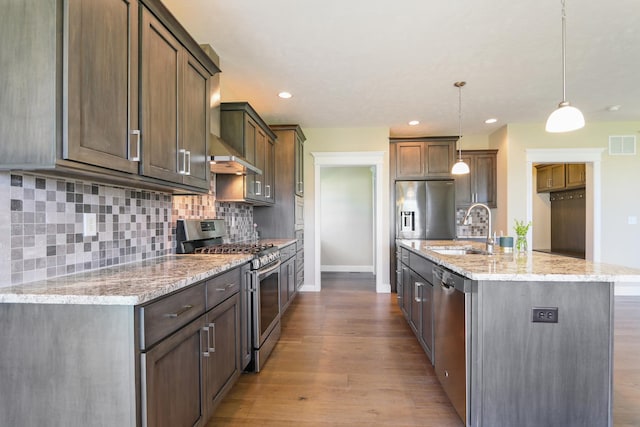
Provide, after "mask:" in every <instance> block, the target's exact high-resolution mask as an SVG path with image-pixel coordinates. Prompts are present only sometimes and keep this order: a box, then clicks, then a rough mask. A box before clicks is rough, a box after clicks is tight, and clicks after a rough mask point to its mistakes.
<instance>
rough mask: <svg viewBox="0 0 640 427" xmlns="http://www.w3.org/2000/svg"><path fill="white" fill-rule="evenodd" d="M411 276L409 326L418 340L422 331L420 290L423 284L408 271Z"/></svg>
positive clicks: (416, 276) (411, 271) (414, 274)
mask: <svg viewBox="0 0 640 427" xmlns="http://www.w3.org/2000/svg"><path fill="white" fill-rule="evenodd" d="M409 272H410V274H411V317H410V322H409V323H410V324H411V327H412V329H413V331H414V332H415V334H416V337H417V338H418V339H420V335H421V333H422V332H421V331H422V299H421V298H422V289H423V288H424V285H425V282H424V280H422V278H421V277H420V276H418V275H417V274H416V273H414V272H413V270H409Z"/></svg>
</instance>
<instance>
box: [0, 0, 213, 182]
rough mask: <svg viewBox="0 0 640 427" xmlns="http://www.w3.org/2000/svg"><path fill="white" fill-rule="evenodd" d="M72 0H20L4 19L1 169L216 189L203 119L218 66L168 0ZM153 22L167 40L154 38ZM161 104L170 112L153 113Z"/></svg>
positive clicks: (0, 23) (0, 88) (0, 57)
mask: <svg viewBox="0 0 640 427" xmlns="http://www.w3.org/2000/svg"><path fill="white" fill-rule="evenodd" d="M64 3H65V7H62V2H60V1H59V0H42V1H29V0H16V1H12V2H10V4H8V5H6V7H5V8H4V9H3V13H2V15H1V16H0V28H2V30H1V31H0V32H1V33H2V37H3V40H5V43H8V45H11V46H12V49H10V50H6V49H5V50H3V51H2V52H0V60H1V61H2V63H3V64H6V65H7V67H6V68H5V69H4V70H3V72H2V73H0V92H1V96H0V115H2V116H3V117H4V119H3V122H4V123H6V126H5V125H4V123H3V126H2V128H0V139H1V140H2V141H3V144H2V145H1V146H0V158H1V159H2V160H0V168H3V169H22V170H47V171H49V172H55V173H61V174H66V175H74V176H75V175H80V176H86V177H90V178H91V179H97V180H100V181H103V182H111V183H117V184H126V185H132V184H134V183H135V185H137V186H139V187H150V188H157V189H161V190H169V191H185V190H186V191H187V192H192V191H203V190H205V189H207V188H208V180H209V174H208V173H205V170H206V167H207V166H208V165H207V163H206V156H205V155H206V144H207V140H206V138H208V131H206V130H205V129H204V128H203V126H202V124H204V123H208V122H209V112H208V105H209V104H208V93H207V91H208V90H209V89H208V84H207V80H208V79H209V77H210V76H212V75H214V74H216V73H218V72H219V71H220V70H219V69H218V67H217V66H216V65H215V64H214V63H213V61H212V60H211V58H209V57H208V56H207V55H206V53H205V52H204V51H203V50H202V49H201V48H200V46H199V45H198V44H197V43H196V42H195V41H194V40H193V39H192V38H191V37H190V36H189V34H188V33H187V32H186V31H185V30H184V28H183V27H182V26H181V25H180V23H179V22H178V21H176V20H175V18H174V17H173V15H171V13H169V12H168V10H167V9H166V8H165V7H164V6H163V5H162V3H161V2H160V1H159V0H143V1H124V0H92V1H89V0H68V1H66V2H64ZM25 10H28V13H24V11H25ZM151 21H153V22H155V24H154V29H156V30H157V31H158V33H157V34H161V33H162V34H163V36H162V38H163V40H162V42H160V41H159V40H157V39H156V40H155V42H151V41H149V40H148V36H149V33H148V29H145V28H144V27H145V24H148V23H149V22H151ZM163 43H164V45H163ZM147 49H151V50H152V52H149V51H147ZM167 49H169V50H173V51H174V52H173V54H171V53H170V52H169V51H167ZM157 54H159V56H157ZM171 55H174V56H173V57H172V56H171ZM140 60H142V62H140ZM172 61H173V62H172ZM150 67H151V68H150ZM155 67H158V68H155ZM169 68H171V69H169ZM195 69H198V71H197V72H195V74H198V76H197V78H195V79H194V76H195V74H194V71H193V70H195ZM150 76H153V78H154V80H148V79H149V77H150ZM141 78H142V80H140V79H141ZM159 88H161V89H162V90H161V93H157V92H158V89H159ZM150 90H151V91H152V92H153V93H152V92H150ZM196 91H197V92H198V93H197V94H194V92H196ZM205 100H206V102H205ZM156 102H159V104H156ZM150 105H153V107H154V113H153V114H156V113H160V116H161V118H162V119H161V118H160V117H155V118H154V119H153V120H151V119H150V117H148V114H149V112H148V109H147V107H148V106H150ZM169 116H171V118H168V117H169ZM165 118H167V122H166V123H165V122H163V120H164V119H165ZM182 125H184V126H185V129H187V128H189V129H187V130H185V131H175V130H176V128H177V129H180V126H182ZM194 129H196V130H194ZM181 132H182V133H181ZM196 132H197V133H198V135H197V136H194V133H196ZM157 137H159V138H157ZM203 138H204V140H203ZM187 141H188V142H187ZM161 152H162V154H160V153H161ZM174 154H175V156H174ZM189 160H190V162H189ZM182 166H185V168H183V169H180V168H181V167H182ZM155 167H157V168H158V169H157V170H155V171H154V170H153V169H154V168H155ZM189 167H190V169H189ZM160 170H162V173H160V172H159V171H160ZM171 170H173V171H174V172H176V171H177V173H176V174H170V173H165V172H167V171H171ZM183 170H184V171H183ZM181 171H183V172H181Z"/></svg>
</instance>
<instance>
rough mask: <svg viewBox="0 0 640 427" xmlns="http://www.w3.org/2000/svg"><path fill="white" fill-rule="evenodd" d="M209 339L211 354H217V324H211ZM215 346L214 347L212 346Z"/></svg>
mask: <svg viewBox="0 0 640 427" xmlns="http://www.w3.org/2000/svg"><path fill="white" fill-rule="evenodd" d="M208 335H209V337H210V338H208V341H209V353H215V352H216V324H215V323H209V333H208ZM212 344H213V346H212Z"/></svg>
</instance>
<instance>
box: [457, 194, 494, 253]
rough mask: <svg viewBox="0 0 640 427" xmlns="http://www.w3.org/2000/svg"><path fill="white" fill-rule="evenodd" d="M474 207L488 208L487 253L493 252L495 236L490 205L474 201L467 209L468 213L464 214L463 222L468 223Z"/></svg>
mask: <svg viewBox="0 0 640 427" xmlns="http://www.w3.org/2000/svg"><path fill="white" fill-rule="evenodd" d="M473 208H485V209H486V210H487V214H488V215H489V227H488V228H487V246H486V250H487V253H489V254H492V253H493V245H494V243H495V242H494V241H493V237H491V209H489V206H487V205H485V204H484V203H474V204H472V205H471V206H469V209H467V213H466V214H464V218H463V219H462V224H463V225H464V224H466V223H467V219H469V214H471V210H472V209H473Z"/></svg>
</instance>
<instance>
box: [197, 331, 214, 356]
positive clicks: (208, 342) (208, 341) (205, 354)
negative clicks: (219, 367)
mask: <svg viewBox="0 0 640 427" xmlns="http://www.w3.org/2000/svg"><path fill="white" fill-rule="evenodd" d="M201 331H202V332H204V334H205V336H206V337H207V343H206V344H205V345H203V346H202V342H200V345H201V346H202V347H204V348H205V351H203V352H202V355H203V356H204V357H209V356H211V353H210V352H209V347H211V341H210V340H211V337H210V336H209V328H208V327H207V326H204V327H203V328H202V330H201Z"/></svg>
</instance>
